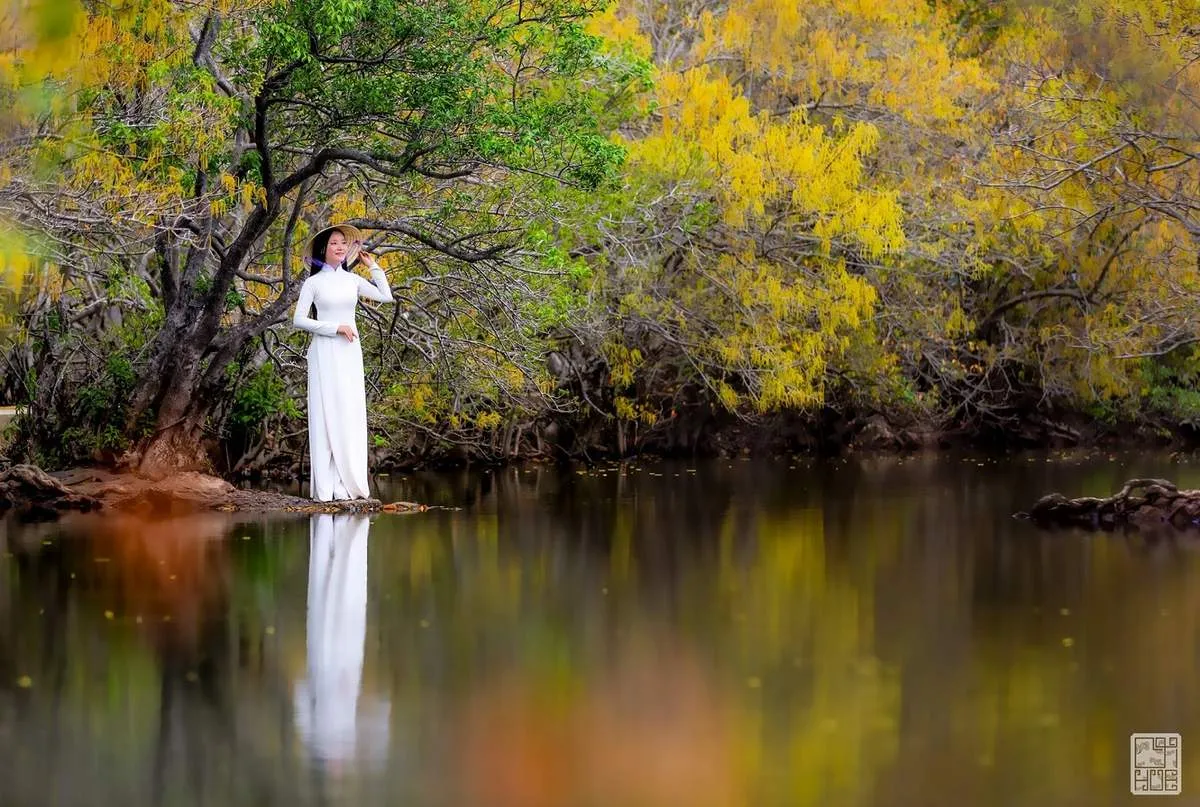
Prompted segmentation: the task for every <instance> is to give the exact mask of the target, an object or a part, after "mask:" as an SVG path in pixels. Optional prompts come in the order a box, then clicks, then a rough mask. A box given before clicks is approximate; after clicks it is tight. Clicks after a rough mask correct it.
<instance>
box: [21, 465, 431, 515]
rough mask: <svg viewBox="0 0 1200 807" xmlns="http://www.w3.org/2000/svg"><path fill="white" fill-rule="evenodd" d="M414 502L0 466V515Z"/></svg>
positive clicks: (357, 508) (332, 508) (339, 509)
mask: <svg viewBox="0 0 1200 807" xmlns="http://www.w3.org/2000/svg"><path fill="white" fill-rule="evenodd" d="M426 509H428V508H426V507H425V506H424V505H421V504H417V503H415V502H386V503H385V502H383V501H380V500H379V499H355V500H351V501H337V502H315V501H312V500H311V499H305V498H302V497H298V496H291V495H288V494H285V493H279V492H276V491H270V490H246V489H242V488H237V487H235V486H234V485H233V484H231V483H230V482H228V481H226V480H224V479H220V478H218V477H215V476H210V475H207V474H201V473H196V472H192V471H188V472H181V473H177V474H172V475H170V476H167V477H160V478H150V477H145V476H140V475H138V474H134V473H128V472H124V473H120V472H115V471H110V470H107V469H103V468H72V469H69V470H64V471H57V472H53V473H48V472H46V471H43V470H42V469H40V468H37V467H36V466H33V465H15V466H12V467H11V468H9V469H7V470H6V471H3V472H0V515H3V514H4V513H5V512H6V511H9V510H11V511H13V512H14V513H15V514H16V515H17V516H19V517H23V518H28V519H35V520H36V519H53V518H56V517H57V516H59V515H61V514H63V513H65V512H71V511H79V512H92V511H115V512H119V513H125V514H132V515H140V516H154V517H160V516H178V515H187V514H191V513H197V512H204V511H226V512H249V513H285V512H291V513H418V512H423V511H425V510H426Z"/></svg>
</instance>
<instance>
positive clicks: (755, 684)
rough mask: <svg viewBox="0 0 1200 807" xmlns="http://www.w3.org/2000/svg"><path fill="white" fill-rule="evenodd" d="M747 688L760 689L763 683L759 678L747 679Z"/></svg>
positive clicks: (751, 677)
mask: <svg viewBox="0 0 1200 807" xmlns="http://www.w3.org/2000/svg"><path fill="white" fill-rule="evenodd" d="M746 686H748V687H750V688H751V689H758V688H759V687H761V686H762V681H761V680H759V678H758V676H754V675H752V676H750V677H749V678H747V679H746Z"/></svg>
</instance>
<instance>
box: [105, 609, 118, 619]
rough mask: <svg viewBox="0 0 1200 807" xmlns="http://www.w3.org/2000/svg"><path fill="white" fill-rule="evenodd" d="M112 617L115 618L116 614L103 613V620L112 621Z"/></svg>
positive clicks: (110, 612)
mask: <svg viewBox="0 0 1200 807" xmlns="http://www.w3.org/2000/svg"><path fill="white" fill-rule="evenodd" d="M114 616H116V614H114V613H113V612H112V611H105V612H104V618H105V619H112V618H113V617H114Z"/></svg>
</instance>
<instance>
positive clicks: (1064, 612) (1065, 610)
mask: <svg viewBox="0 0 1200 807" xmlns="http://www.w3.org/2000/svg"><path fill="white" fill-rule="evenodd" d="M1058 612H1059V613H1060V614H1062V615H1063V616H1070V615H1071V609H1070V608H1060V609H1058Z"/></svg>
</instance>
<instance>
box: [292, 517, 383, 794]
mask: <svg viewBox="0 0 1200 807" xmlns="http://www.w3.org/2000/svg"><path fill="white" fill-rule="evenodd" d="M369 530H370V520H369V519H368V518H367V516H365V515H357V514H339V515H330V514H320V515H316V516H313V519H312V521H311V522H310V525H309V548H310V549H309V560H308V628H307V648H308V651H307V670H306V677H305V678H304V679H302V680H300V681H299V682H298V683H297V686H296V691H295V710H296V726H297V728H298V730H299V732H300V735H301V736H302V737H303V739H304V742H305V744H306V745H307V747H308V750H309V753H310V754H311V755H312V757H313V758H314V760H315V761H316V762H317V763H318V766H319V767H320V768H322V769H324V770H326V771H329V772H337V771H339V770H341V768H342V766H343V765H344V764H346V763H350V762H359V763H362V762H369V761H378V760H382V759H384V758H385V757H386V754H387V746H388V733H389V729H388V723H389V720H390V712H391V708H390V703H389V702H388V701H387V700H380V699H374V698H370V699H368V701H367V702H366V703H363V704H362V705H361V707H360V703H359V701H360V697H359V696H360V691H361V688H362V671H363V651H364V644H365V641H366V630H367V533H368V532H369Z"/></svg>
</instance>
